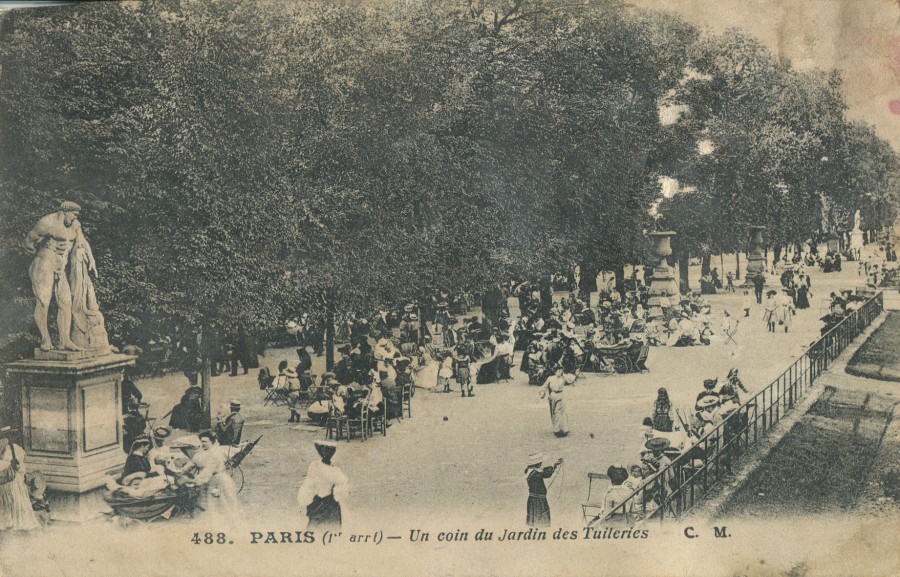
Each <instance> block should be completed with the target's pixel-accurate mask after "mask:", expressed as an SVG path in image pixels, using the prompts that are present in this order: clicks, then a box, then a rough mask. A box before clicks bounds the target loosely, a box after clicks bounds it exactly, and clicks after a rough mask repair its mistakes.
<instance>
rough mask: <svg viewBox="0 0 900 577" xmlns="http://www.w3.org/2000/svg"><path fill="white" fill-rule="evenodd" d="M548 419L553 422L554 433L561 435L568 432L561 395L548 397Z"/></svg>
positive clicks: (564, 402)
mask: <svg viewBox="0 0 900 577" xmlns="http://www.w3.org/2000/svg"><path fill="white" fill-rule="evenodd" d="M550 419H551V420H552V421H553V432H554V433H556V434H560V435H562V434H565V433H568V432H569V416H568V414H567V413H566V401H565V400H564V399H563V398H562V395H560V396H554V395H550Z"/></svg>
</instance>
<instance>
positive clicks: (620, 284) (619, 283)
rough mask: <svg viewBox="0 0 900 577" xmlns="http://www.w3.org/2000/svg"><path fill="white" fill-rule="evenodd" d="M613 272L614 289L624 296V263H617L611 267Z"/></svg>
mask: <svg viewBox="0 0 900 577" xmlns="http://www.w3.org/2000/svg"><path fill="white" fill-rule="evenodd" d="M613 272H614V273H615V275H616V290H617V291H618V292H619V294H620V295H621V296H622V297H624V296H625V291H624V288H625V265H624V264H623V265H619V266H617V267H616V268H614V269H613Z"/></svg>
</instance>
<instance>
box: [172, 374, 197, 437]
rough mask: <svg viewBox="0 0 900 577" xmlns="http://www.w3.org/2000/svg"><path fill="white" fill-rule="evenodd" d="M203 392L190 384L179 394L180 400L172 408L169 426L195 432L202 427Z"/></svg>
mask: <svg viewBox="0 0 900 577" xmlns="http://www.w3.org/2000/svg"><path fill="white" fill-rule="evenodd" d="M202 397H203V392H202V390H201V389H200V387H198V386H194V385H191V386H190V387H188V389H187V390H186V391H185V392H184V395H182V396H181V402H180V403H178V404H177V405H175V408H173V409H172V416H171V417H169V426H170V427H172V428H173V429H184V430H187V431H190V432H192V433H196V432H197V431H199V430H200V429H202V428H203V401H202Z"/></svg>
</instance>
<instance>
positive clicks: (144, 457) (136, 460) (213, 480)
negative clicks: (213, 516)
mask: <svg viewBox="0 0 900 577" xmlns="http://www.w3.org/2000/svg"><path fill="white" fill-rule="evenodd" d="M171 435H172V429H170V428H168V427H158V428H156V429H154V430H153V438H152V440H151V439H150V438H149V437H147V436H142V437H139V438H137V439H135V440H134V442H133V443H132V446H131V449H130V451H129V454H128V458H127V459H126V461H125V466H124V468H123V469H122V472H121V473H120V474H119V475H116V476H111V477H109V478H108V479H107V483H106V488H107V489H108V490H109V491H110V494H112V495H118V496H124V497H130V498H133V499H146V498H148V497H152V496H154V495H156V494H159V493H161V492H163V491H177V490H178V489H179V488H180V487H183V486H192V487H199V488H200V489H201V493H200V499H199V501H200V502H199V503H198V506H199V507H200V508H201V509H203V510H206V511H211V512H213V513H218V514H223V515H225V516H226V517H228V518H230V519H236V518H237V516H238V515H239V509H240V507H239V504H238V501H237V488H236V487H235V485H234V482H233V481H232V479H231V477H230V476H229V475H228V474H227V472H226V461H227V459H228V457H229V453H230V451H232V450H233V447H231V446H230V445H229V446H227V447H224V446H221V445H219V444H218V443H217V440H216V437H215V435H214V433H212V432H211V431H203V432H201V433H200V434H199V435H188V436H185V437H181V438H179V439H176V440H175V441H174V442H171V443H169V444H167V443H168V440H169V437H170V436H171Z"/></svg>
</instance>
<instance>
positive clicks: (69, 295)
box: [24, 201, 109, 353]
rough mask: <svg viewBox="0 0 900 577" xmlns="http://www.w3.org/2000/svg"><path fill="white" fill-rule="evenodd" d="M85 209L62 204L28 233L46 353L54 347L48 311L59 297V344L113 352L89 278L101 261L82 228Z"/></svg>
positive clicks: (27, 246)
mask: <svg viewBox="0 0 900 577" xmlns="http://www.w3.org/2000/svg"><path fill="white" fill-rule="evenodd" d="M80 212H81V207H80V206H78V205H77V204H75V203H74V202H69V201H66V202H63V203H62V204H61V205H60V207H59V210H58V211H57V212H54V213H52V214H48V215H47V216H45V217H43V218H41V219H40V220H39V221H38V223H37V224H36V225H34V228H33V229H31V232H29V233H28V236H26V237H25V242H24V247H25V250H26V251H27V252H28V253H29V254H33V255H35V256H34V259H33V260H32V261H31V266H30V267H29V268H28V274H29V276H30V277H31V287H32V289H33V290H34V296H35V299H36V300H37V302H36V304H35V307H34V320H35V322H36V323H37V326H38V331H40V334H41V350H44V351H50V350H53V349H54V346H53V340H52V339H51V338H50V331H49V329H48V327H47V314H48V312H49V309H50V301H51V299H53V298H54V297H55V298H56V308H57V312H56V325H57V328H58V329H59V347H58V348H59V349H62V350H66V351H81V350H86V349H87V350H92V351H96V352H98V353H101V352H102V353H107V352H109V339H108V337H107V335H106V328H105V327H104V321H103V314H102V313H101V312H100V307H99V305H98V304H97V297H96V294H95V293H94V284H93V281H91V277H90V273H93V274H94V276H96V275H97V265H96V263H95V262H94V254H93V252H91V245H90V244H88V241H87V239H86V238H85V237H84V233H83V232H82V231H81V223H80V222H79V221H78V215H79V213H80ZM67 269H68V274H67Z"/></svg>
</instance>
